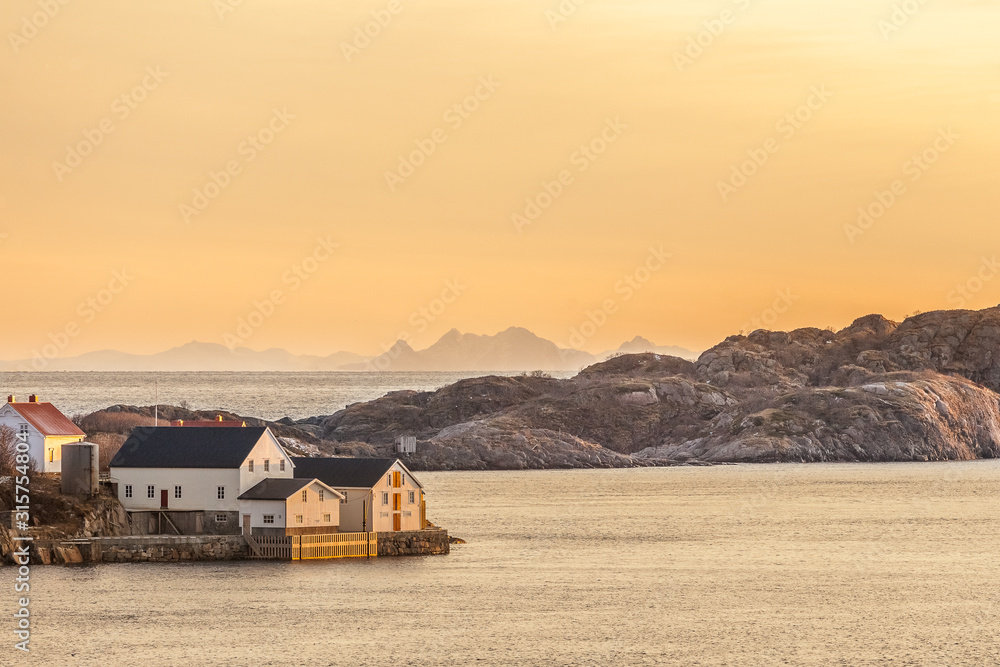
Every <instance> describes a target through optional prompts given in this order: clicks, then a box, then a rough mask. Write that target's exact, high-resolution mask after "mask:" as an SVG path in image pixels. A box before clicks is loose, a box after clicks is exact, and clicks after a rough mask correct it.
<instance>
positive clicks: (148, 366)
mask: <svg viewBox="0 0 1000 667" xmlns="http://www.w3.org/2000/svg"><path fill="white" fill-rule="evenodd" d="M637 352H656V353H659V354H668V355H672V356H677V357H683V358H685V359H694V358H695V357H697V354H696V353H694V352H691V351H690V350H686V349H684V348H681V347H676V346H658V345H654V344H653V343H651V342H650V341H648V340H646V339H645V338H641V337H639V336H636V337H635V338H633V339H632V340H631V341H628V342H626V343H623V344H622V345H621V347H619V348H618V349H617V350H608V351H606V352H602V353H601V354H598V355H593V354H590V353H589V352H582V351H580V350H572V349H564V348H560V347H559V346H558V345H556V344H555V343H553V342H552V341H550V340H546V339H544V338H540V337H538V336H536V335H535V334H533V333H531V332H530V331H528V330H527V329H522V328H519V327H511V328H509V329H506V330H504V331H501V332H500V333H498V334H496V335H493V336H486V335H477V334H463V333H461V332H459V331H458V330H457V329H452V330H451V331H449V332H448V333H446V334H445V335H444V336H442V337H441V338H440V340H438V341H437V342H436V343H434V344H433V345H431V346H430V347H428V348H427V349H424V350H414V349H413V348H412V347H410V346H409V345H408V344H407V343H406V342H405V341H402V340H400V341H397V342H396V344H395V345H393V347H392V348H390V349H389V350H388V351H387V352H385V353H383V354H381V355H379V356H377V357H365V356H363V355H360V354H355V353H353V352H337V353H335V354H331V355H329V356H325V357H322V356H316V355H298V354H292V353H291V352H288V351H287V350H283V349H280V348H271V349H269V350H263V351H257V350H251V349H249V348H245V347H240V348H236V349H235V350H230V349H229V348H228V347H226V346H225V345H221V344H219V343H199V342H197V341H194V342H191V343H187V344H186V345H181V346H179V347H174V348H171V349H169V350H165V351H163V352H157V353H156V354H128V353H125V352H117V351H114V350H101V351H98V352H88V353H87V354H81V355H79V356H75V357H66V358H57V359H48V360H44V361H45V363H42V360H40V359H35V360H32V359H20V360H15V361H0V370H5V371H18V370H46V371H335V370H344V371H350V370H355V371H356V370H362V371H364V370H369V371H531V370H546V371H576V370H579V369H581V368H583V367H584V366H588V365H590V364H592V363H594V362H595V361H603V360H604V359H607V358H608V357H611V356H613V355H615V354H618V353H637Z"/></svg>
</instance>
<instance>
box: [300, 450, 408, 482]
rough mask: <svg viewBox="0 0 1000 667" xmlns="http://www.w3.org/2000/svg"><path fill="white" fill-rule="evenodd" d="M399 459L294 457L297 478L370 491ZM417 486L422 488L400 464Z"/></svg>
mask: <svg viewBox="0 0 1000 667" xmlns="http://www.w3.org/2000/svg"><path fill="white" fill-rule="evenodd" d="M397 461H399V459H357V458H317V459H310V458H305V457H301V456H293V457H292V463H294V464H295V473H294V474H295V476H296V477H303V478H305V477H309V478H312V477H315V478H317V479H319V480H320V481H322V482H325V483H326V484H329V485H330V486H333V487H338V486H339V487H348V488H364V489H370V488H371V487H373V486H375V485H376V484H378V483H379V481H381V479H382V476H383V475H385V473H387V472H388V471H389V469H390V468H391V467H392V466H393V465H395V464H396V462H397ZM400 466H402V468H403V470H406V472H407V474H408V475H410V479H412V480H413V481H414V482H415V483H416V484H417V486H421V484H420V482H418V481H417V478H416V477H414V476H413V473H411V472H410V471H409V470H407V469H406V466H403V464H402V463H400Z"/></svg>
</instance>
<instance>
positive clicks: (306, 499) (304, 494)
mask: <svg viewBox="0 0 1000 667" xmlns="http://www.w3.org/2000/svg"><path fill="white" fill-rule="evenodd" d="M302 502H304V503H307V502H309V491H308V489H302Z"/></svg>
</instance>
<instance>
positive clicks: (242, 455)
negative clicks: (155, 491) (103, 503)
mask: <svg viewBox="0 0 1000 667" xmlns="http://www.w3.org/2000/svg"><path fill="white" fill-rule="evenodd" d="M265 430H267V429H266V428H265V427H263V426H256V427H249V428H248V427H243V428H239V427H232V428H216V427H209V426H205V427H198V426H159V427H155V426H140V427H138V428H135V429H132V435H130V436H129V437H128V440H126V441H125V444H123V445H122V448H121V449H119V450H118V453H117V454H115V457H114V458H113V459H111V467H112V468H239V467H240V465H241V464H242V463H243V461H245V460H246V458H247V456H248V455H249V454H250V450H252V449H253V447H254V445H256V444H257V441H258V440H260V437H261V436H262V435H263V434H264V431H265Z"/></svg>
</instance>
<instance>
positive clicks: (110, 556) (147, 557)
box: [31, 529, 450, 565]
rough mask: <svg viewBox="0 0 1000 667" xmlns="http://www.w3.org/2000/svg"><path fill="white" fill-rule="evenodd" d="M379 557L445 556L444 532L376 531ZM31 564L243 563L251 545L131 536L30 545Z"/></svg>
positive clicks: (223, 538)
mask: <svg viewBox="0 0 1000 667" xmlns="http://www.w3.org/2000/svg"><path fill="white" fill-rule="evenodd" d="M376 539H378V555H379V557H382V556H433V555H438V554H447V553H448V552H449V551H450V544H449V539H448V531H447V530H441V529H436V530H414V531H406V532H398V533H378V534H377V538H376ZM31 550H32V554H31V560H32V562H33V563H40V564H43V565H49V564H64V563H176V562H182V561H204V560H245V559H248V558H249V556H250V551H249V547H248V546H247V543H246V540H244V539H243V536H242V535H176V536H175V535H132V536H124V537H94V538H88V539H77V540H62V541H55V540H52V541H49V540H38V541H35V542H32V543H31Z"/></svg>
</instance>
